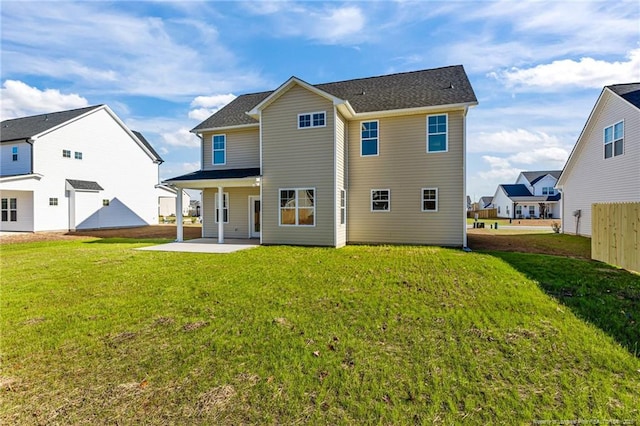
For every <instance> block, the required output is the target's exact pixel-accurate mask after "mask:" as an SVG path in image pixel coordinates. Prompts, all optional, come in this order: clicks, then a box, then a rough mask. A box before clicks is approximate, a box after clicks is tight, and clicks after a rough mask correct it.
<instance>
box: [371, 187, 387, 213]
mask: <svg viewBox="0 0 640 426" xmlns="http://www.w3.org/2000/svg"><path fill="white" fill-rule="evenodd" d="M390 210H391V191H390V190H388V189H372V190H371V211H372V212H388V211H390Z"/></svg>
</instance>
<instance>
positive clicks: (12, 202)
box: [0, 198, 18, 222]
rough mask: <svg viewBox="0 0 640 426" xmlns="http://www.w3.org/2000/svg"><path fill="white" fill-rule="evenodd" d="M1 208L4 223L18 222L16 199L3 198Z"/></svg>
mask: <svg viewBox="0 0 640 426" xmlns="http://www.w3.org/2000/svg"><path fill="white" fill-rule="evenodd" d="M1 207H2V208H1V209H0V210H1V215H2V222H9V221H11V222H17V221H18V200H17V199H16V198H3V199H2V200H1Z"/></svg>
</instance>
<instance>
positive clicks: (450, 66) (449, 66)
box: [312, 65, 462, 87]
mask: <svg viewBox="0 0 640 426" xmlns="http://www.w3.org/2000/svg"><path fill="white" fill-rule="evenodd" d="M456 67H462V65H446V66H443V67H438V68H425V69H421V70H413V71H402V72H396V73H392V74H381V75H374V76H371V77H358V78H350V79H347V80H339V81H329V82H326V83H318V84H312V86H314V87H316V86H325V85H328V84H337V83H347V82H354V81H362V80H373V79H376V78H383V77H395V76H399V75H405V74H417V73H419V72H425V71H438V70H443V69H446V68H456Z"/></svg>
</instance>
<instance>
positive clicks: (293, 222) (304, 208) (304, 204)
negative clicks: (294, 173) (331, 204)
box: [280, 188, 316, 226]
mask: <svg viewBox="0 0 640 426" xmlns="http://www.w3.org/2000/svg"><path fill="white" fill-rule="evenodd" d="M315 193H316V190H315V189H312V188H295V189H281V190H280V225H281V226H287V225H289V226H314V225H315V224H316V222H315V220H316V219H315V213H316V206H315V199H316V197H315Z"/></svg>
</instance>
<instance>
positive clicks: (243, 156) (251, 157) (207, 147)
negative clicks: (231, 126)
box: [202, 127, 260, 170]
mask: <svg viewBox="0 0 640 426" xmlns="http://www.w3.org/2000/svg"><path fill="white" fill-rule="evenodd" d="M259 134H260V133H259V130H258V128H257V127H256V128H252V129H241V130H222V131H220V132H207V133H205V134H204V135H203V137H204V141H203V144H202V145H203V154H204V156H203V160H204V162H203V164H202V168H203V170H213V169H217V170H224V169H243V168H250V167H260V137H259ZM213 135H226V136H227V141H226V143H227V152H226V164H224V165H215V166H214V165H213V164H212V161H213V158H212V157H213V150H212V147H211V141H212V137H213Z"/></svg>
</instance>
